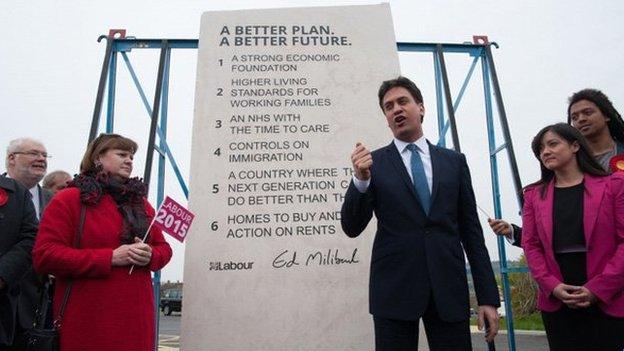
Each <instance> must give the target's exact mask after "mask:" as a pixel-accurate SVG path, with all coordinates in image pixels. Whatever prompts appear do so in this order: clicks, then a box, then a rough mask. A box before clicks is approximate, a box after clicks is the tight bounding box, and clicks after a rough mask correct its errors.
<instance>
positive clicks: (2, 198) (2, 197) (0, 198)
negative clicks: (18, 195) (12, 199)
mask: <svg viewBox="0 0 624 351" xmlns="http://www.w3.org/2000/svg"><path fill="white" fill-rule="evenodd" d="M7 201H9V195H8V194H7V192H6V190H4V189H2V188H0V206H4V205H6V203H7Z"/></svg>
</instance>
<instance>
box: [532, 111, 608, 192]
mask: <svg viewBox="0 0 624 351" xmlns="http://www.w3.org/2000/svg"><path fill="white" fill-rule="evenodd" d="M548 132H553V133H555V134H557V135H558V136H559V137H561V138H562V139H564V140H565V141H567V142H568V143H570V144H573V143H574V142H576V143H577V144H578V145H579V149H578V151H577V152H576V162H577V163H578V166H579V168H580V170H581V172H583V173H587V174H591V175H593V176H598V177H600V176H607V175H609V173H608V172H606V171H605V170H604V169H603V168H602V166H600V164H599V163H598V161H596V159H594V157H593V156H592V153H591V151H590V148H589V145H587V141H586V140H585V138H584V137H583V135H582V134H581V132H579V131H578V130H577V129H576V128H574V127H572V126H571V125H569V124H566V123H557V124H551V125H549V126H546V127H544V128H542V130H540V131H539V133H537V135H536V136H535V138H533V142H532V143H531V149H532V150H533V154H534V155H535V158H537V160H538V161H539V163H540V169H541V173H542V176H541V178H540V180H538V181H537V182H535V183H533V184H530V185H528V186H527V188H528V187H532V186H541V188H540V191H541V195H542V197H544V196H545V195H546V185H548V183H550V181H551V180H553V178H554V177H555V172H554V171H552V170H550V169H548V168H546V166H544V163H542V160H541V159H540V152H541V149H542V140H543V139H544V135H546V133H548Z"/></svg>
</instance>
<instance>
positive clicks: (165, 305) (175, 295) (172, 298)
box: [160, 289, 182, 316]
mask: <svg viewBox="0 0 624 351" xmlns="http://www.w3.org/2000/svg"><path fill="white" fill-rule="evenodd" d="M160 310H161V311H162V312H163V313H164V314H165V315H166V316H169V315H171V312H181V311H182V290H181V289H169V290H166V291H165V292H164V294H163V296H162V297H161V298H160Z"/></svg>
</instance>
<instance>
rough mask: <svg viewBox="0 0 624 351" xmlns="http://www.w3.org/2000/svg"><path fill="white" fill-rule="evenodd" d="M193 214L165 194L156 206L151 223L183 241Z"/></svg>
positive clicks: (193, 216)
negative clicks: (160, 202) (157, 206)
mask: <svg viewBox="0 0 624 351" xmlns="http://www.w3.org/2000/svg"><path fill="white" fill-rule="evenodd" d="M194 218H195V215H194V214H193V212H191V211H189V210H187V209H186V208H185V207H184V206H182V205H180V204H179V203H177V202H176V201H175V200H174V199H172V198H170V197H169V196H167V197H166V198H165V200H164V201H163V202H162V204H161V205H160V207H159V208H158V212H157V213H156V216H155V217H154V222H153V225H154V226H155V227H157V228H160V230H162V231H163V232H165V233H167V234H169V235H171V236H172V237H174V238H175V239H176V240H178V241H179V242H181V243H183V242H184V239H185V238H186V234H187V233H188V230H189V228H190V227H191V223H193V219H194Z"/></svg>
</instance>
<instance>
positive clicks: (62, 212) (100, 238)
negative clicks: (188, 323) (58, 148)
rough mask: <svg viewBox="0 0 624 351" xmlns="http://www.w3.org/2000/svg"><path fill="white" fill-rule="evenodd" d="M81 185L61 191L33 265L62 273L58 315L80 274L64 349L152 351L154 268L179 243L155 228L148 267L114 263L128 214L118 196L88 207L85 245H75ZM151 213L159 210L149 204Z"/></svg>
mask: <svg viewBox="0 0 624 351" xmlns="http://www.w3.org/2000/svg"><path fill="white" fill-rule="evenodd" d="M79 195H80V193H79V190H78V189H77V188H69V189H66V190H62V191H60V192H58V193H57V194H56V195H55V196H54V198H53V199H52V201H51V202H50V204H49V205H48V206H47V207H46V209H45V212H44V213H43V216H42V218H41V223H40V226H39V232H38V234H37V239H36V242H35V247H34V249H33V264H34V266H35V270H36V271H37V272H39V273H41V274H53V275H54V276H56V290H55V294H54V316H55V317H56V315H57V313H58V310H59V308H60V305H61V302H62V300H63V294H64V293H65V287H66V286H67V283H68V280H69V279H73V280H74V285H73V288H72V292H71V295H70V297H69V302H68V303H67V307H66V309H65V316H64V317H63V320H62V326H61V331H60V341H61V350H63V351H74V350H75V351H83V350H89V351H98V350H102V351H111V350H118V351H124V350H128V351H143V350H144V351H152V350H153V349H154V329H155V327H154V298H153V292H152V280H151V274H150V271H156V270H159V269H161V268H162V267H164V266H165V264H167V262H169V259H170V258H171V247H170V246H169V244H167V242H166V241H165V239H164V238H163V235H162V233H161V231H160V230H158V229H156V228H152V229H151V231H150V234H149V237H148V239H147V243H148V244H149V245H150V246H151V247H152V259H151V262H150V264H149V265H148V266H145V267H135V269H134V272H133V273H132V275H128V270H129V269H130V267H129V266H123V267H112V265H111V259H112V254H113V250H114V249H116V248H117V247H119V246H120V237H121V229H122V216H121V214H120V213H119V211H118V210H117V207H116V205H115V201H114V200H113V198H112V197H111V196H110V195H105V196H103V198H102V200H101V201H100V203H99V204H97V205H94V206H88V207H87V213H86V218H85V222H84V230H83V234H82V239H81V243H80V247H81V248H80V249H75V248H73V242H74V236H75V234H76V230H77V227H78V222H79V220H80V209H81V206H82V205H81V203H80V200H79ZM145 203H146V210H147V214H148V217H149V218H152V217H153V216H154V209H153V208H152V207H151V206H150V205H149V204H148V203H147V201H145Z"/></svg>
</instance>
